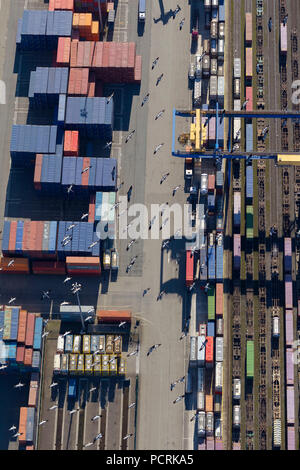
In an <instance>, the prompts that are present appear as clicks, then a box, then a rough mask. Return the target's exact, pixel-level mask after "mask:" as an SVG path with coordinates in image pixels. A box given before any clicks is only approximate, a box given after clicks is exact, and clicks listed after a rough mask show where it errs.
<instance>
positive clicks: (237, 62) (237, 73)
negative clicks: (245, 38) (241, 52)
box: [233, 59, 241, 78]
mask: <svg viewBox="0 0 300 470" xmlns="http://www.w3.org/2000/svg"><path fill="white" fill-rule="evenodd" d="M233 64H234V65H233V76H234V78H241V59H234V63H233Z"/></svg>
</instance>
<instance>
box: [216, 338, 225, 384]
mask: <svg viewBox="0 0 300 470" xmlns="http://www.w3.org/2000/svg"><path fill="white" fill-rule="evenodd" d="M222 339H223V338H222ZM222 386H223V362H216V367H215V392H216V393H222Z"/></svg>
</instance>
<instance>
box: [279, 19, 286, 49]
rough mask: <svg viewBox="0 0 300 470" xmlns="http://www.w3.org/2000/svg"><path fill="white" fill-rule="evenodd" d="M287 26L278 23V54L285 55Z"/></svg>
mask: <svg viewBox="0 0 300 470" xmlns="http://www.w3.org/2000/svg"><path fill="white" fill-rule="evenodd" d="M287 29H288V28H287V25H286V24H283V23H280V52H281V54H284V55H285V54H287Z"/></svg>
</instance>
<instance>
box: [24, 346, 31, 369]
mask: <svg viewBox="0 0 300 470" xmlns="http://www.w3.org/2000/svg"><path fill="white" fill-rule="evenodd" d="M32 354H33V349H32V348H25V354H24V365H25V366H31V364H32Z"/></svg>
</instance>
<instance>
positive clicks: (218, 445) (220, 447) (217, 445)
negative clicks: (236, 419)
mask: <svg viewBox="0 0 300 470" xmlns="http://www.w3.org/2000/svg"><path fill="white" fill-rule="evenodd" d="M221 429H222V428H221ZM215 450H224V446H223V441H222V438H220V437H216V439H215Z"/></svg>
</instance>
